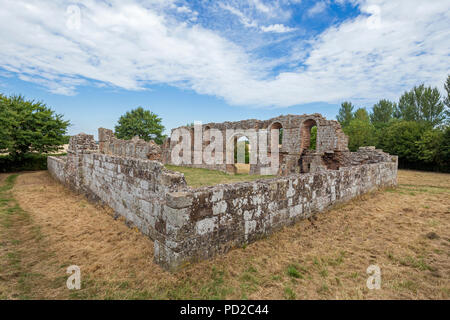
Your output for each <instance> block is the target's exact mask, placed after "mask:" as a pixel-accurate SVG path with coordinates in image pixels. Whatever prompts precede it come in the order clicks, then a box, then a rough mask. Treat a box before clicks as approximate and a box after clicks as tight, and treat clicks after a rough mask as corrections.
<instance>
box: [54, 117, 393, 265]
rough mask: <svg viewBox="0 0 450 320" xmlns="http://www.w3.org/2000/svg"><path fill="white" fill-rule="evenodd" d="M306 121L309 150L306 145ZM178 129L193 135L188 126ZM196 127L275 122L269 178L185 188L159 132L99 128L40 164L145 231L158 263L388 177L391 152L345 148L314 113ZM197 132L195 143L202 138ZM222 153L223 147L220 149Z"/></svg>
mask: <svg viewBox="0 0 450 320" xmlns="http://www.w3.org/2000/svg"><path fill="white" fill-rule="evenodd" d="M313 126H316V127H317V140H316V149H315V150H311V149H310V142H311V141H310V139H311V129H312V127H313ZM185 128H186V129H188V130H190V132H191V135H192V136H191V138H192V139H193V134H194V132H193V130H192V128H190V127H185ZM202 129H203V131H204V132H205V136H206V137H208V130H211V129H217V130H220V131H223V132H224V136H226V135H225V131H226V130H227V129H234V130H235V133H234V134H233V135H230V136H228V137H226V138H227V140H230V141H234V143H235V142H236V138H237V137H239V136H240V135H241V131H242V130H246V129H254V130H255V131H256V132H257V131H259V130H264V129H278V130H282V141H281V146H280V147H281V148H280V152H279V155H278V156H279V163H280V166H279V170H278V172H277V175H276V177H272V178H267V179H260V180H256V181H251V182H239V183H232V184H221V185H215V186H209V187H201V188H192V187H189V186H188V185H187V184H186V181H185V178H184V175H183V174H182V173H179V172H175V171H171V170H168V169H166V168H165V167H164V164H171V163H172V162H171V157H170V154H171V152H172V151H173V148H174V146H175V145H176V143H177V141H171V138H167V139H166V141H165V142H164V144H163V145H162V146H158V145H157V144H155V143H154V142H153V141H150V142H146V141H144V140H141V139H139V138H134V139H132V140H120V139H117V138H116V137H115V136H114V134H113V132H112V131H111V130H107V129H103V128H100V129H99V144H98V145H97V144H96V143H95V141H94V137H93V136H92V135H86V134H79V135H76V136H73V137H71V139H70V145H69V149H68V153H67V156H62V157H48V170H49V172H50V174H51V175H52V176H53V177H54V178H55V179H56V180H58V181H60V182H61V183H63V184H64V185H66V186H68V187H69V188H71V189H73V190H75V191H76V192H80V193H83V194H85V195H86V196H87V197H88V198H89V199H90V200H92V201H98V202H101V203H103V204H105V205H107V206H109V207H111V208H112V209H113V210H114V211H115V214H116V216H117V217H119V216H122V217H124V218H125V220H126V222H127V224H129V225H130V226H135V227H137V228H138V229H139V230H140V231H141V232H142V233H143V234H145V235H147V236H148V237H150V238H151V239H152V240H153V241H154V259H155V262H156V263H158V264H160V265H161V266H162V267H163V268H165V269H167V270H176V269H178V268H180V267H183V266H185V265H187V264H189V263H192V262H195V261H198V260H203V259H208V258H211V257H213V256H214V255H216V254H221V253H225V252H227V251H229V250H230V249H233V248H238V247H242V246H243V245H245V244H248V243H250V242H253V241H255V240H257V239H259V238H261V237H263V236H266V235H268V234H270V233H272V232H274V231H276V230H279V229H281V228H283V227H284V226H287V225H291V224H293V223H295V222H296V221H298V220H299V219H305V218H308V217H310V216H311V215H313V214H315V213H317V212H321V211H324V210H326V209H327V208H329V207H331V206H333V205H335V204H337V203H342V202H345V201H348V200H350V199H352V198H354V197H356V196H359V195H361V194H363V193H366V192H370V191H372V190H375V189H377V188H383V187H392V186H395V185H396V184H397V165H398V159H397V157H396V156H390V155H389V154H387V153H384V152H383V151H382V150H378V149H375V148H374V147H363V148H360V149H359V150H358V151H357V152H350V151H349V150H348V147H347V144H348V138H347V136H346V135H345V134H344V133H343V131H342V129H341V127H340V125H339V123H338V122H337V121H333V120H326V119H324V118H323V117H322V116H321V115H320V114H312V115H287V116H279V117H277V118H273V119H270V120H266V121H260V120H244V121H239V122H224V123H208V124H205V125H202ZM172 133H173V130H172ZM205 140H206V141H204V142H203V144H202V146H201V147H200V148H201V149H204V148H205V147H206V146H207V145H208V143H209V141H208V139H205ZM191 148H192V151H195V148H199V146H195V144H191ZM255 151H256V150H252V152H255ZM223 152H224V153H226V152H229V151H228V150H226V149H225V147H224V150H223ZM269 152H270V150H269ZM183 165H188V166H193V167H201V168H208V169H213V170H220V171H224V172H229V173H233V172H235V166H234V164H229V163H226V162H225V161H224V162H223V163H215V164H213V165H207V164H205V163H202V164H192V165H189V164H183ZM264 166H265V165H264V164H262V163H260V162H259V161H256V163H254V164H250V174H260V173H261V170H262V169H263V168H264Z"/></svg>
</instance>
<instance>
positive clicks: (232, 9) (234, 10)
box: [219, 3, 258, 27]
mask: <svg viewBox="0 0 450 320" xmlns="http://www.w3.org/2000/svg"><path fill="white" fill-rule="evenodd" d="M219 6H220V7H221V8H222V9H224V10H227V11H229V12H230V13H231V14H233V15H235V16H237V17H238V18H239V20H240V21H241V23H242V24H243V25H244V26H246V27H258V23H257V22H256V21H253V20H251V19H250V18H248V17H247V16H246V15H245V14H244V13H243V12H241V11H240V10H239V9H237V8H235V7H232V6H230V5H228V4H223V3H219Z"/></svg>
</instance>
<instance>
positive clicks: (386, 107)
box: [370, 99, 396, 128]
mask: <svg viewBox="0 0 450 320" xmlns="http://www.w3.org/2000/svg"><path fill="white" fill-rule="evenodd" d="M395 108H396V105H395V103H393V102H391V101H389V100H386V99H382V100H380V101H378V103H376V104H374V106H373V108H372V113H371V114H370V121H371V122H372V124H373V125H374V126H375V127H376V128H379V127H381V126H383V125H385V124H387V123H389V121H390V120H391V119H392V117H393V114H394V109H395Z"/></svg>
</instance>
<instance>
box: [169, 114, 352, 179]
mask: <svg viewBox="0 0 450 320" xmlns="http://www.w3.org/2000/svg"><path fill="white" fill-rule="evenodd" d="M314 126H316V127H317V140H316V150H314V156H315V157H312V156H311V150H309V146H310V143H311V141H310V137H311V129H312V127H314ZM180 128H184V129H186V130H188V131H189V133H190V140H191V142H190V148H191V155H192V161H191V163H190V164H181V165H184V166H188V167H194V168H205V169H212V170H219V171H224V172H229V173H233V172H235V170H236V169H235V167H234V165H233V164H227V163H226V154H227V152H229V150H234V148H233V145H234V144H235V143H236V138H237V137H241V136H244V135H243V131H244V130H254V132H255V134H258V132H259V131H261V130H268V131H269V132H270V130H271V129H277V130H280V129H282V132H283V135H282V143H281V149H280V150H279V164H280V166H279V171H278V175H283V176H287V175H290V174H292V173H301V172H303V173H306V172H310V171H316V170H320V169H326V165H325V163H323V161H322V160H321V159H322V158H323V157H325V155H326V154H333V153H338V152H349V151H348V147H347V145H348V137H347V136H346V135H345V134H344V132H343V131H342V129H341V125H340V124H339V122H337V121H335V120H326V119H325V118H323V117H322V116H321V115H320V114H318V113H315V114H310V115H286V116H279V117H276V118H272V119H269V120H255V119H251V120H243V121H236V122H223V123H207V124H204V125H202V132H204V136H205V137H206V139H205V141H204V142H203V144H202V145H201V146H200V149H199V151H204V150H205V148H206V147H207V146H208V144H209V141H208V136H209V135H208V132H209V131H210V130H212V129H214V130H218V131H220V132H221V134H222V136H223V137H224V140H225V141H224V145H223V150H221V152H222V154H223V161H222V162H221V163H216V164H206V163H205V162H204V161H203V163H201V164H194V152H195V151H198V150H197V149H196V148H198V146H195V145H194V143H193V141H194V128H192V127H187V126H185V127H180ZM180 128H175V129H173V130H172V136H173V132H174V131H175V130H177V129H180ZM227 130H234V132H235V133H234V134H232V135H231V136H227ZM247 138H248V139H249V140H251V137H247ZM267 140H268V141H267V145H268V146H270V135H268V136H267ZM178 143H179V141H173V140H171V138H168V139H167V140H166V142H165V145H164V147H165V148H164V149H165V150H164V151H163V152H164V156H163V162H164V163H172V162H171V158H170V154H171V152H172V150H173V148H174V147H175V146H176V145H177V144H178ZM230 145H231V147H229V146H230ZM227 146H228V148H229V149H228V151H227ZM256 149H257V148H253V147H252V150H251V153H255V154H256V153H258V150H256ZM268 167H269V165H265V164H262V163H261V162H260V159H259V158H258V159H257V163H255V164H250V174H261V173H262V172H263V169H264V168H268Z"/></svg>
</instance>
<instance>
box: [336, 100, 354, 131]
mask: <svg viewBox="0 0 450 320" xmlns="http://www.w3.org/2000/svg"><path fill="white" fill-rule="evenodd" d="M353 108H354V106H353V105H352V103H351V102H347V101H346V102H343V103H342V104H341V108H340V109H339V113H338V115H337V116H336V119H337V121H339V123H340V124H341V126H342V128H344V127H346V126H348V125H349V123H350V121H352V119H353Z"/></svg>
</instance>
